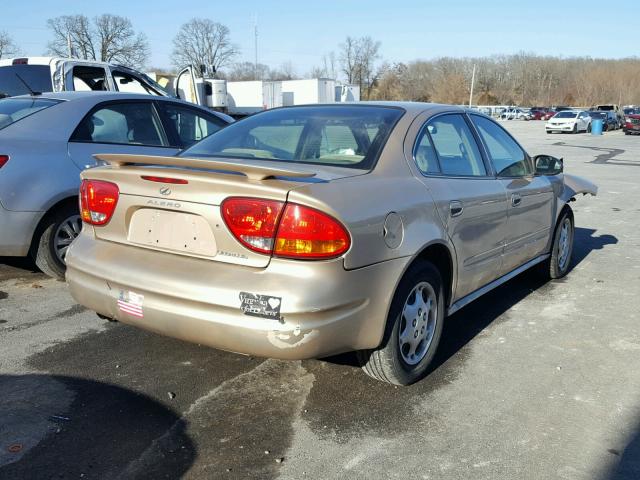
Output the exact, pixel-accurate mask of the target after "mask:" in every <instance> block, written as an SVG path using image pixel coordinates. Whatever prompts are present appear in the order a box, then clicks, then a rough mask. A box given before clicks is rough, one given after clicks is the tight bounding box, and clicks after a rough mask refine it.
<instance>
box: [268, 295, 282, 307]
mask: <svg viewBox="0 0 640 480" xmlns="http://www.w3.org/2000/svg"><path fill="white" fill-rule="evenodd" d="M267 303H268V304H269V306H270V307H271V308H272V309H273V310H275V309H276V308H278V306H279V305H280V299H279V298H273V297H272V298H270V299H269V300H267Z"/></svg>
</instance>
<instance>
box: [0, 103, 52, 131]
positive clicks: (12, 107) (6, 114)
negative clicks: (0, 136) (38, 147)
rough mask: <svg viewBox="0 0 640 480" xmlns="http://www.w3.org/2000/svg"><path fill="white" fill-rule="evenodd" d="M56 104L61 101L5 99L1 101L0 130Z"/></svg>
mask: <svg viewBox="0 0 640 480" xmlns="http://www.w3.org/2000/svg"><path fill="white" fill-rule="evenodd" d="M56 103H59V100H52V99H50V98H38V97H30V98H4V99H2V100H0V130H2V129H3V128H5V127H8V126H9V125H11V124H12V123H15V122H17V121H18V120H20V119H22V118H24V117H28V116H29V115H33V114H34V113H36V112H39V111H40V110H44V109H45V108H49V107H51V106H53V105H55V104H56Z"/></svg>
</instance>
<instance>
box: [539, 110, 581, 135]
mask: <svg viewBox="0 0 640 480" xmlns="http://www.w3.org/2000/svg"><path fill="white" fill-rule="evenodd" d="M544 127H545V128H546V129H547V133H552V132H569V133H578V132H590V131H591V116H590V115H589V112H585V111H584V110H563V111H561V112H558V113H556V114H555V115H554V116H553V117H551V118H550V119H549V121H548V122H547V123H546V124H545V126H544Z"/></svg>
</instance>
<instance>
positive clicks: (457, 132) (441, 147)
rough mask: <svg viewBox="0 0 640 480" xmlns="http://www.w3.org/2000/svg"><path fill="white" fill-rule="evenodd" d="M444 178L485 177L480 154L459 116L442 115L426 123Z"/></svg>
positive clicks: (465, 124)
mask: <svg viewBox="0 0 640 480" xmlns="http://www.w3.org/2000/svg"><path fill="white" fill-rule="evenodd" d="M427 131H428V132H429V135H430V137H431V140H432V142H433V146H434V147H435V149H436V152H437V153H438V159H439V160H440V168H441V169H442V173H443V174H444V175H455V176H470V177H481V176H485V175H486V174H487V170H486V168H485V166H484V162H483V161H482V155H481V154H480V150H479V149H478V144H477V143H476V140H475V138H474V137H473V134H472V133H471V130H470V129H469V126H468V125H467V122H465V120H464V118H462V116H461V115H443V116H440V117H436V118H435V119H434V120H431V121H430V122H429V123H428V124H427Z"/></svg>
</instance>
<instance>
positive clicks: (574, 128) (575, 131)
mask: <svg viewBox="0 0 640 480" xmlns="http://www.w3.org/2000/svg"><path fill="white" fill-rule="evenodd" d="M571 133H578V124H577V123H576V124H575V125H574V126H573V130H572V131H571Z"/></svg>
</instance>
